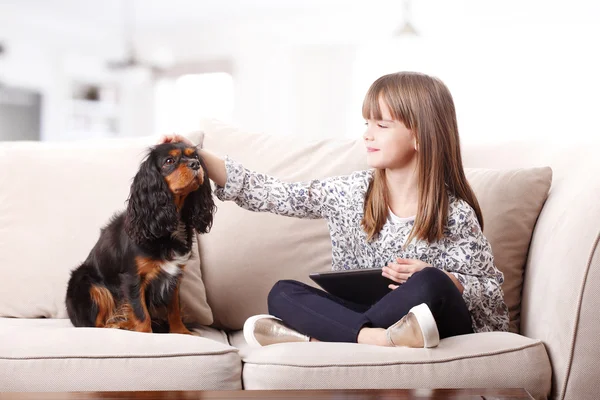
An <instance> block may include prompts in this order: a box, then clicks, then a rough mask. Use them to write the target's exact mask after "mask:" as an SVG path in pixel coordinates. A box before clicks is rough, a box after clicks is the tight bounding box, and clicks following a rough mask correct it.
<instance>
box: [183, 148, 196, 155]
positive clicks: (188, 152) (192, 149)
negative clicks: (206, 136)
mask: <svg viewBox="0 0 600 400" xmlns="http://www.w3.org/2000/svg"><path fill="white" fill-rule="evenodd" d="M195 151H196V150H195V149H194V148H192V147H187V148H186V149H185V150H183V154H185V155H186V157H189V156H191V155H192V154H194V152H195Z"/></svg>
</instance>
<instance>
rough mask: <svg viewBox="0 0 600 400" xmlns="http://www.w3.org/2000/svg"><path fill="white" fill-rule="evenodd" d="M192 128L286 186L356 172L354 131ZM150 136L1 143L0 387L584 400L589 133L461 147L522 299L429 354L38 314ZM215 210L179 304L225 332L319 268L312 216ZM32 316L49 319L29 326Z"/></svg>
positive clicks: (598, 302) (594, 297)
mask: <svg viewBox="0 0 600 400" xmlns="http://www.w3.org/2000/svg"><path fill="white" fill-rule="evenodd" d="M205 131H206V142H205V144H204V145H205V147H207V148H208V149H210V150H213V151H217V152H218V153H221V154H230V155H231V156H232V157H234V158H236V159H238V160H239V161H241V162H243V163H245V165H246V166H247V167H249V168H253V169H256V170H259V171H262V172H267V173H274V172H275V173H277V174H278V176H280V177H281V178H284V179H290V180H295V179H304V178H307V177H311V178H312V177H320V176H330V175H334V174H340V173H344V172H348V171H353V170H357V169H362V168H365V165H364V153H363V149H362V144H361V143H360V142H359V141H355V140H328V141H323V142H320V143H316V142H312V143H307V142H305V141H304V140H303V139H302V138H292V137H281V136H279V137H278V136H267V135H263V134H248V133H246V132H245V131H244V130H243V129H236V128H234V127H231V126H228V125H225V124H220V123H217V122H212V123H209V124H207V125H206V126H205ZM155 139H156V138H142V139H131V140H129V139H127V140H125V139H123V140H115V141H108V142H98V143H92V144H90V143H86V142H82V143H77V144H72V143H2V144H0V273H2V276H3V279H2V280H1V281H0V317H3V316H4V317H5V316H13V317H19V318H10V319H9V318H0V371H2V374H0V391H15V390H28V391H31V390H43V391H58V390H134V389H139V390H148V389H177V390H185V389H240V388H242V376H243V385H244V387H245V388H246V389H257V388H284V389H290V388H315V387H345V388H346V387H361V388H367V387H392V386H393V387H424V388H425V387H484V386H485V387H509V386H522V387H526V388H527V389H528V390H530V391H531V392H532V394H534V395H535V396H536V397H538V398H543V397H545V395H547V394H550V395H551V397H552V398H556V399H563V398H564V399H586V398H595V397H596V394H597V382H598V381H600V374H599V372H598V360H600V350H599V349H600V339H599V336H598V332H600V318H598V316H597V310H598V309H599V308H600V295H598V293H600V254H599V251H598V235H599V231H600V201H599V199H600V180H599V179H598V178H597V175H598V172H599V171H600V158H599V157H598V155H597V153H598V151H597V149H598V145H597V144H589V145H587V144H585V145H584V144H574V145H573V146H571V147H570V146H569V145H568V143H560V144H552V143H531V144H526V143H510V144H506V145H498V144H495V145H490V146H482V145H470V144H466V143H465V144H463V160H464V165H465V167H467V177H468V179H469V181H470V182H471V184H472V186H473V188H474V190H475V192H476V194H477V196H478V198H479V200H480V203H481V206H482V210H483V213H484V218H485V229H484V232H485V234H486V236H488V238H489V240H490V242H491V243H492V248H493V250H494V252H495V255H496V262H497V265H498V266H499V268H501V269H502V270H503V272H504V273H505V278H506V280H507V282H506V283H505V285H504V289H505V292H506V298H507V303H509V304H510V307H511V317H512V318H513V320H512V321H511V323H512V325H511V327H512V328H513V329H516V327H517V324H518V323H519V303H520V304H521V306H520V333H521V335H516V334H512V333H497V332H496V333H489V334H488V333H486V334H477V335H470V336H465V337H457V338H448V339H445V340H443V341H442V344H441V345H440V346H439V347H438V348H436V349H432V350H422V349H421V350H409V349H390V348H379V347H372V346H363V345H350V344H331V343H329V344H327V343H317V344H314V343H312V344H284V345H276V346H272V347H269V348H263V349H258V350H252V349H249V348H248V347H247V346H246V345H245V344H244V343H243V340H242V339H241V336H240V333H239V332H236V333H233V334H232V335H231V344H232V345H231V346H230V345H227V344H226V343H225V337H224V336H223V332H221V331H219V330H217V329H208V328H205V329H203V330H202V331H199V332H197V333H198V334H199V335H200V336H202V337H187V336H182V335H160V334H157V335H151V334H137V333H133V332H122V331H113V330H109V329H85V328H77V329H76V328H73V327H72V326H70V323H69V321H68V320H66V319H52V318H64V317H65V315H66V314H65V312H64V291H65V287H66V286H65V285H66V280H67V278H68V271H69V269H70V268H72V267H74V266H75V265H76V264H77V263H78V262H80V261H81V260H82V259H83V258H85V256H86V255H87V253H88V252H89V249H90V248H91V245H92V244H93V243H94V242H95V240H96V239H97V235H98V229H99V228H100V227H101V226H102V225H103V224H104V223H105V222H106V221H107V218H108V216H110V214H111V213H112V212H114V211H116V210H118V209H121V208H122V207H123V206H124V201H125V198H126V195H127V192H128V188H129V182H130V179H131V177H132V176H133V173H134V172H135V171H136V169H137V165H138V163H139V159H140V157H141V156H142V152H143V149H144V148H145V147H146V146H147V145H149V144H153V143H154V141H155ZM195 139H196V141H197V142H200V137H199V136H198V135H197V136H196V138H195ZM546 167H550V168H551V169H552V176H551V177H550V175H549V172H550V171H549V170H548V169H547V168H546ZM550 178H551V185H552V186H551V189H550V193H549V195H548V196H547V199H546V200H545V202H544V199H545V197H546V196H545V192H546V189H547V184H548V183H549V182H550ZM505 183H508V186H506V185H504V184H505ZM503 185H504V186H503ZM217 205H218V207H219V211H218V213H217V215H216V219H215V225H214V228H213V231H212V232H211V233H210V234H208V235H202V236H201V237H200V238H199V250H200V255H201V258H202V260H201V261H202V268H201V269H200V268H199V267H198V268H197V269H195V268H194V269H191V268H190V270H192V271H197V272H196V273H195V274H194V276H193V277H190V279H189V280H188V281H189V282H190V283H191V282H194V283H195V285H191V286H189V287H188V290H187V294H186V300H185V302H186V305H189V306H191V307H196V306H197V307H198V308H197V309H196V310H195V311H192V314H194V315H197V316H198V317H202V318H205V319H204V321H205V322H206V323H210V322H209V321H212V320H213V314H214V321H215V323H216V325H217V326H220V327H227V328H231V329H239V328H241V325H242V323H243V321H244V319H245V318H246V317H247V316H249V315H251V314H254V313H257V312H264V311H266V294H267V292H268V290H269V289H270V287H271V286H272V284H273V283H274V282H275V281H277V280H278V279H283V278H289V279H299V280H302V281H304V282H309V279H308V273H309V272H311V271H319V270H328V269H329V268H330V263H331V258H330V257H331V255H330V251H331V249H330V242H329V237H328V232H327V227H326V225H325V222H324V221H322V220H313V221H304V220H297V219H293V218H285V217H279V216H274V215H269V214H257V213H251V212H248V211H245V210H242V209H240V208H239V207H237V206H236V205H235V204H233V203H230V202H229V203H222V202H219V201H217ZM540 207H542V209H541V212H540V213H539V215H537V211H536V210H539V208H540ZM532 229H533V233H532ZM525 257H526V258H525ZM523 264H525V272H524V275H522V272H521V271H522V265H523ZM521 276H523V283H522V285H521V283H520V277H521ZM186 279H188V277H187V276H186ZM520 287H522V291H523V293H522V298H521V297H520V296H519V292H520V290H521V289H520ZM182 296H183V293H182ZM188 296H189V297H188ZM207 299H208V301H207ZM211 310H212V313H211ZM40 316H43V317H47V318H46V319H28V318H34V317H40ZM237 348H239V349H240V354H238V352H237ZM240 356H241V358H240ZM242 358H243V360H244V364H242V361H241V360H242ZM121 367H122V368H123V369H122V370H120V371H119V369H120V368H121ZM242 367H243V370H242ZM550 368H551V369H550ZM48 371H52V374H49V373H48ZM122 371H126V374H125V375H123V373H122ZM165 371H167V372H165ZM76 373H77V376H80V375H79V374H82V375H81V378H78V379H74V378H73V376H76V375H75V374H76ZM24 377H27V380H25V378H24ZM165 377H168V378H169V379H168V380H166V379H165ZM550 384H551V385H552V386H551V387H550Z"/></svg>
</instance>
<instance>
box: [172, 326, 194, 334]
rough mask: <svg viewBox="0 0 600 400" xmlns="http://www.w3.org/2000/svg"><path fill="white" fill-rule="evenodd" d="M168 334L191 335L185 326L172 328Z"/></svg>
mask: <svg viewBox="0 0 600 400" xmlns="http://www.w3.org/2000/svg"><path fill="white" fill-rule="evenodd" d="M169 333H178V334H180V335H193V333H192V332H190V331H189V330H188V329H187V328H186V327H185V326H182V327H179V328H174V329H171V330H170V331H169Z"/></svg>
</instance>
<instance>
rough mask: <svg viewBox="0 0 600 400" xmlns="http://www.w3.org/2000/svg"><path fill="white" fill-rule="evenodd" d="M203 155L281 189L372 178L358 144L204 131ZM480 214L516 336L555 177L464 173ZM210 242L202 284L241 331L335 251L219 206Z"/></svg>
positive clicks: (221, 317) (322, 228) (209, 124)
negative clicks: (533, 245) (271, 298)
mask: <svg viewBox="0 0 600 400" xmlns="http://www.w3.org/2000/svg"><path fill="white" fill-rule="evenodd" d="M203 131H204V133H205V137H204V147H205V148H206V149H207V150H209V151H212V152H215V153H217V154H219V155H221V156H224V155H229V156H230V157H232V158H233V159H235V160H237V161H240V162H241V163H243V164H244V166H245V167H246V168H249V169H252V170H255V171H260V172H263V173H267V174H270V175H273V176H275V177H277V178H279V179H282V180H284V181H290V182H292V181H303V180H308V179H315V178H324V177H328V176H335V175H341V174H348V173H351V172H353V171H356V170H361V169H365V168H368V166H367V164H366V158H365V150H364V145H363V143H362V141H361V140H355V139H337V140H329V139H328V140H322V141H316V142H315V141H312V142H309V141H306V140H303V139H302V138H298V137H288V136H272V135H267V134H260V133H250V132H247V131H244V130H242V129H240V128H238V127H235V126H231V125H228V124H225V123H222V122H219V121H215V120H209V121H204V125H203ZM466 173H467V179H468V180H469V181H470V183H471V185H472V187H473V190H474V191H475V194H476V195H477V197H478V200H479V202H480V206H481V208H482V212H483V214H484V234H485V235H486V236H487V237H488V239H489V240H490V243H491V245H492V249H493V251H494V253H495V254H496V265H497V267H498V268H499V269H500V270H501V271H502V272H504V273H505V279H506V281H505V284H504V290H505V291H506V295H505V300H506V302H507V305H508V307H509V309H510V311H511V330H513V331H516V330H517V329H518V311H519V307H520V301H521V287H522V276H523V269H524V265H525V262H526V259H527V249H528V246H529V241H530V238H531V232H532V230H533V226H534V224H535V221H536V219H537V216H538V214H539V212H540V209H541V207H542V205H543V203H544V200H545V198H546V195H547V193H548V188H549V186H550V179H551V171H550V169H549V168H536V169H527V170H521V169H515V170H480V169H468V170H466ZM217 207H218V211H217V214H216V218H215V221H214V227H213V229H212V231H211V233H209V234H207V235H203V236H202V237H200V238H199V242H200V253H201V259H202V263H201V264H202V274H203V279H204V282H205V285H206V290H207V295H208V300H209V304H210V305H211V308H212V310H213V314H214V318H215V323H216V324H217V325H218V326H219V327H222V328H229V329H240V328H241V327H242V326H243V323H244V320H245V319H246V318H247V317H249V316H250V315H253V314H259V313H265V312H266V311H267V302H266V299H267V294H268V292H269V290H270V289H271V287H272V286H273V284H274V283H275V282H276V281H278V280H280V279H295V280H299V281H302V282H306V283H308V284H311V285H314V284H313V283H312V281H311V280H310V279H309V278H308V275H309V273H310V272H320V271H327V270H330V269H331V242H330V238H329V231H328V229H327V224H326V222H325V221H324V220H300V219H295V218H288V217H281V216H277V215H272V214H267V213H253V212H250V211H247V210H244V209H241V208H240V207H238V206H237V205H236V204H235V203H234V202H219V201H217Z"/></svg>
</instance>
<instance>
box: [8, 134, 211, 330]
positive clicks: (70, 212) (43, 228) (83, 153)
mask: <svg viewBox="0 0 600 400" xmlns="http://www.w3.org/2000/svg"><path fill="white" fill-rule="evenodd" d="M193 137H194V139H195V140H196V141H200V139H201V135H200V134H199V133H197V134H195V135H193ZM156 139H157V138H156V137H146V138H136V139H118V140H103V141H85V142H71V143H50V142H47V143H41V142H12V143H11V142H7V143H2V144H0V276H2V279H0V317H20V318H37V317H45V318H66V317H67V314H66V308H65V294H66V288H67V282H68V280H69V276H70V272H71V270H72V269H74V268H76V267H77V266H78V265H79V264H80V263H81V262H83V261H84V260H85V259H86V258H87V256H88V253H89V252H90V250H91V249H92V247H93V246H94V244H95V243H96V241H97V240H98V237H99V234H100V228H102V227H103V226H105V225H106V224H107V223H108V221H109V219H110V217H111V216H112V215H113V214H114V213H116V212H119V211H122V210H124V209H125V206H126V200H127V197H128V195H129V187H130V184H131V181H132V178H133V176H134V175H135V173H136V172H137V170H138V167H139V164H140V161H141V160H142V159H143V158H144V157H145V155H146V154H147V149H148V147H149V146H151V145H153V144H155V142H156ZM196 247H197V246H196ZM196 250H197V249H196ZM196 253H197V251H196ZM181 301H182V304H183V307H184V309H185V312H186V316H187V317H188V320H190V321H191V322H198V323H203V324H210V323H211V322H212V312H211V311H210V307H209V306H208V304H207V302H206V296H205V292H204V284H203V283H202V279H201V271H200V261H199V257H198V256H196V257H195V259H193V260H192V261H191V262H190V263H189V264H188V265H187V268H186V269H185V275H184V279H183V283H182V289H181Z"/></svg>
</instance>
